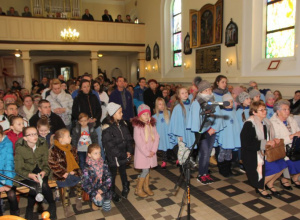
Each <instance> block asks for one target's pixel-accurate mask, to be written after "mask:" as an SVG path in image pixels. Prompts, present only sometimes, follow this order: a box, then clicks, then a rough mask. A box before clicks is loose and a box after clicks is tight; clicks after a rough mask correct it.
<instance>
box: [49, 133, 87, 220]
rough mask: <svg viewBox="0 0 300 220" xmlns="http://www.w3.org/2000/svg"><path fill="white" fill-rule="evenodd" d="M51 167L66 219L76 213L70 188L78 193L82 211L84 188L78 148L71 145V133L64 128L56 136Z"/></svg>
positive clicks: (50, 151)
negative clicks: (73, 208) (73, 209)
mask: <svg viewBox="0 0 300 220" xmlns="http://www.w3.org/2000/svg"><path fill="white" fill-rule="evenodd" d="M48 163H49V167H50V168H51V170H52V172H53V179H54V180H56V184H57V186H58V188H59V193H60V196H61V200H62V205H63V208H64V214H65V217H66V218H69V217H71V216H73V215H75V213H74V212H73V211H72V209H71V205H70V201H69V192H70V187H74V188H75V191H76V196H77V198H76V209H77V210H78V211H81V209H82V197H81V196H82V195H81V194H82V187H81V179H80V176H81V170H80V169H79V166H78V156H77V152H76V148H74V147H72V145H71V137H70V132H69V130H68V129H66V128H62V129H60V130H58V131H56V132H55V134H54V145H53V146H52V147H51V148H50V150H49V160H48Z"/></svg>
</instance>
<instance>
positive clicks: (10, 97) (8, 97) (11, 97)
mask: <svg viewBox="0 0 300 220" xmlns="http://www.w3.org/2000/svg"><path fill="white" fill-rule="evenodd" d="M6 99H14V100H15V101H17V97H16V96H15V95H13V94H7V95H5V96H4V97H3V100H4V101H5V100H6Z"/></svg>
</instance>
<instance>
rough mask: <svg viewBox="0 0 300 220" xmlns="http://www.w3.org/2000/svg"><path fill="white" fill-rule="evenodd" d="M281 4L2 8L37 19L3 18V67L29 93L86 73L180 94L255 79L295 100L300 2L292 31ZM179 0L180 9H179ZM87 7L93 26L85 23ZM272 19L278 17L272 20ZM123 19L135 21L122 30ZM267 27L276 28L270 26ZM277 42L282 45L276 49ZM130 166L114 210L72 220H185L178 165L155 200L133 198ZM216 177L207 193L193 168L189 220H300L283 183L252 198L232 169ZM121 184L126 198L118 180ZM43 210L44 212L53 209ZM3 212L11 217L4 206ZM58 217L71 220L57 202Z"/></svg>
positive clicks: (140, 1)
mask: <svg viewBox="0 0 300 220" xmlns="http://www.w3.org/2000/svg"><path fill="white" fill-rule="evenodd" d="M280 1H281V0H265V1H258V0H230V1H229V0H151V1H150V0H10V1H7V0H0V7H1V8H2V11H3V12H5V13H7V12H9V8H10V7H14V9H15V11H17V12H18V13H19V14H20V15H21V14H22V12H23V11H24V7H25V6H28V7H29V10H30V11H31V13H32V17H22V16H19V17H17V16H0V30H1V31H0V69H1V70H3V69H6V70H7V73H8V75H9V77H7V79H6V80H7V82H6V83H7V85H8V86H9V87H10V86H12V82H13V81H18V82H19V83H20V84H21V85H22V86H23V87H24V88H27V89H29V90H31V88H32V80H33V79H36V80H38V81H40V80H41V79H42V78H43V77H48V78H56V77H57V76H58V75H64V77H65V79H69V78H73V77H77V76H80V75H83V74H84V73H85V72H87V73H90V74H92V76H93V77H94V78H96V77H97V76H98V74H99V73H105V74H106V75H107V77H108V78H111V77H118V76H123V77H125V78H126V79H127V80H128V82H129V83H132V84H136V83H137V82H138V79H139V77H145V78H146V79H147V80H148V79H155V80H157V82H159V83H161V84H181V85H184V86H190V85H191V82H192V81H193V79H194V78H195V77H196V76H200V77H201V78H202V79H205V80H207V81H209V82H210V83H213V82H214V80H215V78H216V76H218V75H220V74H222V75H225V76H226V77H227V79H228V84H229V85H232V86H246V87H248V84H249V82H250V81H255V82H257V84H258V87H259V89H270V90H272V91H274V90H280V92H281V93H282V96H283V98H285V99H290V98H292V97H293V95H294V92H295V91H296V90H299V85H300V83H299V82H300V62H299V61H298V56H299V54H300V47H299V43H300V37H299V36H300V16H296V14H297V15H298V14H299V13H296V12H295V11H298V10H299V11H300V4H299V2H298V1H296V0H288V1H287V2H289V3H290V8H289V9H290V10H293V11H294V17H293V18H294V23H292V22H291V21H290V20H289V19H288V18H285V19H286V20H285V19H282V18H281V17H280V16H278V14H280V13H282V12H281V11H280V8H275V9H274V10H275V12H272V11H271V10H269V8H268V4H269V3H270V2H280ZM284 1H285V0H284ZM176 2H177V4H179V8H174V4H175V3H176ZM178 2H180V3H178ZM296 3H297V4H296ZM274 7H275V6H274ZM292 7H294V8H292ZM86 9H88V10H89V13H90V14H91V15H92V16H93V18H94V20H93V21H90V20H82V15H84V13H85V10H86ZM104 10H108V13H109V14H110V15H111V16H112V18H113V20H115V19H116V18H117V16H118V15H121V17H122V19H123V20H124V22H123V23H120V22H104V21H102V15H103V14H104ZM287 10H288V9H287ZM272 13H273V14H275V15H274V16H273V17H272V18H270V17H271V15H272ZM276 13H278V14H276ZM126 15H130V17H131V19H132V21H131V22H125V19H126ZM178 15H180V16H179V17H178ZM176 16H177V17H176ZM210 16H211V17H210ZM268 16H269V17H268ZM276 16H278V17H277V18H276ZM286 16H287V17H289V16H291V15H286ZM194 19H195V20H194ZM268 19H270V20H271V21H269V20H268ZM272 19H273V20H272ZM193 22H195V23H193ZM268 22H270V23H272V22H273V23H272V24H273V25H274V26H276V27H275V28H274V27H270V26H271V25H269V26H268V25H267V24H268ZM289 22H291V23H289ZM69 28H71V29H73V30H74V29H76V31H77V32H78V33H79V37H78V38H77V37H70V38H64V37H62V36H61V35H62V33H61V32H62V31H63V30H64V29H66V30H68V29H69ZM272 28H273V29H272ZM275 29H276V30H277V29H278V30H279V32H276V31H275ZM283 31H290V32H292V35H289V36H286V35H285V33H283ZM272 34H273V36H271V35H272ZM276 34H277V35H276ZM291 36H292V37H291ZM276 37H277V38H276ZM290 38H292V40H291V39H290ZM276 40H277V42H282V43H278V44H276V42H274V41H276ZM273 44H274V45H275V44H276V45H275V46H274V45H273ZM275 47H283V48H284V53H283V54H279V55H278V54H276V53H275V52H273V49H274V48H275ZM5 77H6V76H5V75H4V74H3V73H2V71H1V72H0V88H1V89H5V87H6V83H5ZM159 156H160V155H159ZM158 158H159V163H160V162H161V161H160V157H158ZM132 163H133V162H131V164H129V165H128V166H127V175H128V179H129V182H130V193H129V195H128V199H123V200H122V201H121V202H119V203H112V209H111V211H109V212H104V211H102V210H101V209H100V210H98V211H93V210H92V208H91V204H90V202H89V201H85V202H84V204H83V208H82V210H81V211H77V210H76V208H75V205H73V210H74V212H75V213H76V215H75V216H72V217H70V218H68V219H70V220H71V219H74V220H75V219H77V220H79V219H95V220H96V219H97V220H104V219H106V220H112V219H118V220H119V219H134V220H138V219H166V220H167V219H177V216H178V213H179V211H180V209H181V206H182V213H181V214H180V216H181V218H180V219H187V200H186V198H185V195H184V191H185V185H184V184H185V182H184V181H183V182H182V183H181V184H179V187H178V189H176V190H175V189H174V186H175V184H176V182H177V181H178V177H179V176H180V172H179V169H178V167H177V166H176V164H175V163H174V162H169V163H168V165H167V168H166V169H162V168H161V167H160V166H158V167H157V168H155V169H151V171H150V172H151V180H150V188H151V189H152V190H153V191H154V192H155V195H154V196H149V197H148V198H139V197H137V196H136V195H134V189H135V187H136V184H137V183H136V178H137V176H138V173H139V171H137V170H135V169H134V166H133V164H132ZM210 171H211V176H212V177H213V178H214V180H215V182H214V183H213V184H209V185H201V184H200V183H199V182H198V181H197V178H196V177H197V170H192V174H191V176H192V178H191V187H190V192H191V196H190V202H191V217H190V219H218V220H219V219H238V220H240V219H251V220H264V219H286V220H294V219H300V207H299V200H300V190H299V188H296V187H294V189H293V191H287V190H284V189H283V188H282V187H281V185H280V182H279V181H277V182H275V184H274V185H275V187H276V188H277V190H278V191H280V192H281V194H282V196H281V197H280V198H273V199H271V200H266V199H264V198H261V197H259V195H258V194H256V193H255V190H254V188H253V187H251V186H250V185H249V183H248V180H247V176H246V175H245V174H244V173H242V172H240V171H239V170H238V169H233V173H234V175H233V176H231V177H229V178H225V177H223V176H221V175H220V174H219V173H218V171H217V167H216V165H214V164H211V165H210ZM116 186H117V192H118V193H120V192H121V190H122V184H121V180H120V178H119V176H117V180H116ZM183 197H184V200H183V205H182V198H183ZM74 200H75V195H71V203H72V204H75V203H74ZM43 206H44V208H45V209H46V208H47V204H43ZM25 207H26V198H25V197H23V196H21V199H20V210H21V217H24V215H25ZM5 214H9V207H8V204H6V207H5ZM40 214H41V213H39V211H38V210H35V217H36V219H41V215H40ZM57 216H58V219H65V217H64V215H63V208H62V205H61V204H60V202H57ZM3 217H5V216H3ZM3 217H2V218H1V217H0V219H5V218H3Z"/></svg>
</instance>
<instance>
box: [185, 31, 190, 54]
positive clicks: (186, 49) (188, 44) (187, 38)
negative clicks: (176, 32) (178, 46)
mask: <svg viewBox="0 0 300 220" xmlns="http://www.w3.org/2000/svg"><path fill="white" fill-rule="evenodd" d="M183 46H184V49H183V52H184V54H185V55H188V54H192V48H191V47H190V34H189V33H187V34H186V36H185V38H184V41H183Z"/></svg>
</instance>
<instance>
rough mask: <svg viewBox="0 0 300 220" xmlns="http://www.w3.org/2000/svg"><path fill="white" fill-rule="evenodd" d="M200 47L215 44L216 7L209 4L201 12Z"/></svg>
mask: <svg viewBox="0 0 300 220" xmlns="http://www.w3.org/2000/svg"><path fill="white" fill-rule="evenodd" d="M200 25H201V27H200V46H204V45H205V46H207V45H211V44H214V6H213V5H211V4H207V5H205V6H203V7H202V8H201V10H200Z"/></svg>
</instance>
